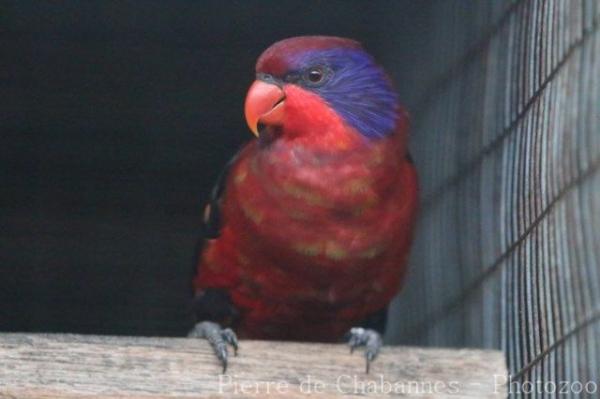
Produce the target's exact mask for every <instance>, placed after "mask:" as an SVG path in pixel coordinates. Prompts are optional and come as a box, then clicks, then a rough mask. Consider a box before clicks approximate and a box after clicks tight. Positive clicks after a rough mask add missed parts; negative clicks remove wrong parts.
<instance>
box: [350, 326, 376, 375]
mask: <svg viewBox="0 0 600 399" xmlns="http://www.w3.org/2000/svg"><path fill="white" fill-rule="evenodd" d="M348 334H349V335H350V338H349V339H348V345H349V346H350V353H353V352H354V349H355V348H357V347H359V346H364V347H365V360H366V370H365V371H366V373H367V374H369V371H370V369H371V363H372V362H373V360H375V358H376V357H377V355H378V354H379V350H380V349H381V347H382V345H383V340H382V339H381V335H379V333H378V332H377V331H375V330H371V329H366V328H362V327H353V328H351V329H350V331H349V333H348Z"/></svg>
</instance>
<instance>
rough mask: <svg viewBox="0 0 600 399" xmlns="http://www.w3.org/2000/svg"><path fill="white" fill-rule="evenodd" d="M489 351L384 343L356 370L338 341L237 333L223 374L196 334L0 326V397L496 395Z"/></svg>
mask: <svg viewBox="0 0 600 399" xmlns="http://www.w3.org/2000/svg"><path fill="white" fill-rule="evenodd" d="M505 381H506V368H505V362H504V356H503V355H502V353H500V352H498V351H491V350H471V349H461V350H452V349H433V348H431V349H425V348H411V347H385V348H384V349H383V351H382V353H381V355H380V356H379V358H378V359H377V360H376V361H375V363H374V364H373V366H372V370H371V373H370V374H369V375H367V374H365V373H364V358H363V357H362V354H361V353H356V352H355V353H354V354H353V355H351V354H350V353H349V350H348V348H347V347H346V346H345V345H341V344H306V343H290V342H267V341H242V342H241V347H240V352H239V355H238V356H237V357H235V358H232V359H231V361H230V365H229V370H228V372H227V374H226V375H222V374H220V367H219V366H218V364H217V361H216V359H215V357H214V355H213V353H212V350H211V349H210V347H209V346H208V345H207V344H206V342H204V341H200V340H196V339H186V338H146V337H114V336H92V335H71V334H0V398H13V399H14V398H19V399H20V398H36V399H40V398H42V399H43V398H92V397H93V398H121V397H122V398H207V397H215V396H218V395H219V394H225V396H227V397H255V398H256V397H258V398H262V397H281V398H288V397H292V398H293V397H304V396H307V395H308V394H309V393H310V394H311V395H312V397H319V398H329V397H345V396H356V395H359V396H360V395H364V394H366V393H368V394H369V395H372V396H373V397H382V396H386V397H389V396H392V397H393V396H402V397H419V398H477V399H482V398H504V397H506V386H505V384H503V383H505Z"/></svg>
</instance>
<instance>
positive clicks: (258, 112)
mask: <svg viewBox="0 0 600 399" xmlns="http://www.w3.org/2000/svg"><path fill="white" fill-rule="evenodd" d="M245 114H246V121H247V123H248V126H249V127H250V129H251V130H252V132H253V133H254V134H256V135H257V136H259V138H260V139H261V140H264V141H265V142H267V143H270V142H272V141H274V140H278V139H282V140H294V141H295V142H297V143H301V144H303V145H305V146H311V147H315V148H322V149H330V150H333V149H346V148H352V147H354V146H356V145H362V144H364V143H366V142H367V143H368V142H371V141H377V140H379V139H381V138H384V137H387V136H389V135H391V134H393V133H394V132H395V131H396V130H397V126H398V123H399V121H400V119H401V118H404V114H403V113H401V112H400V106H399V103H398V96H397V94H396V92H395V90H394V88H393V87H392V84H391V82H390V80H389V78H388V76H387V75H386V73H385V72H384V71H383V69H382V68H381V67H379V66H378V65H377V63H376V62H375V61H374V59H373V58H372V57H371V56H370V55H369V54H368V53H366V52H365V50H364V49H363V48H362V47H361V45H360V44H359V43H358V42H356V41H353V40H350V39H344V38H339V37H330V36H302V37H294V38H290V39H285V40H282V41H280V42H277V43H275V44H274V45H272V46H271V47H269V48H268V49H267V50H266V51H265V52H264V53H263V54H262V55H261V56H260V57H259V59H258V62H257V64H256V81H255V82H254V83H253V84H252V86H251V87H250V89H249V91H248V95H247V97H246V103H245Z"/></svg>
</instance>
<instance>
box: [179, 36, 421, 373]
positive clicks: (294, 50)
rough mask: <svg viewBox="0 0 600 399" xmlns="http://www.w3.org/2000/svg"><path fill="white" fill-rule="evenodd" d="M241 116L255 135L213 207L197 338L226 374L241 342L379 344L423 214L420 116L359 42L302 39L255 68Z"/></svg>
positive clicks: (272, 51) (208, 215) (196, 287)
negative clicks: (416, 131)
mask: <svg viewBox="0 0 600 399" xmlns="http://www.w3.org/2000/svg"><path fill="white" fill-rule="evenodd" d="M255 69H256V75H255V76H256V80H255V81H254V82H253V83H252V84H251V86H250V88H249V90H248V93H247V96H246V100H245V104H244V114H245V119H246V122H247V124H248V127H249V129H250V130H251V131H252V133H253V134H254V135H255V136H256V137H255V138H254V139H253V140H250V141H249V142H248V143H247V144H246V145H245V146H244V147H243V148H241V150H240V151H239V152H238V153H237V154H236V155H235V156H233V158H232V159H231V161H230V162H229V163H228V164H227V166H226V167H225V169H224V171H223V172H222V173H221V174H220V175H219V177H218V179H217V183H216V184H215V186H214V188H213V190H212V191H211V193H210V198H209V200H208V201H207V205H206V207H205V208H204V213H203V223H204V226H205V237H204V241H203V245H202V248H201V250H200V251H199V255H198V259H197V262H195V264H194V268H195V276H194V278H193V281H192V286H193V291H194V295H193V312H194V316H195V324H194V327H193V328H192V330H191V331H190V333H189V336H190V337H196V338H201V339H206V340H207V341H208V342H209V343H210V345H211V346H212V348H213V350H214V352H215V355H216V357H217V358H218V360H219V361H220V363H221V365H222V367H223V372H225V371H226V369H227V362H228V358H229V352H228V347H229V346H231V347H232V348H233V349H234V350H235V354H236V355H237V352H238V337H240V338H249V339H264V340H291V341H307V342H336V341H337V342H340V341H343V340H344V339H346V340H347V343H348V345H349V346H350V349H351V351H353V350H354V349H355V348H358V347H363V348H364V355H365V358H366V372H367V373H368V372H369V366H370V364H371V362H372V361H373V360H374V359H375V357H376V356H377V354H378V353H379V351H380V349H381V347H382V342H383V341H382V334H383V332H384V329H385V324H386V318H387V308H388V305H389V303H390V301H391V300H392V299H393V298H394V297H395V295H396V294H397V293H398V292H399V289H400V288H401V286H402V284H403V281H404V279H405V276H406V272H407V262H408V255H409V250H410V247H411V242H412V237H413V230H414V228H415V224H416V216H417V213H418V202H419V201H418V199H419V195H418V191H419V190H418V176H417V172H416V169H415V166H414V164H413V161H412V159H411V157H410V155H409V153H408V149H407V142H408V130H409V119H408V114H407V112H406V111H405V109H404V108H403V107H402V106H401V105H400V102H399V96H398V94H397V92H396V89H395V88H394V85H393V84H392V81H391V79H390V78H389V76H388V74H387V73H386V72H385V71H384V69H383V68H382V67H380V66H379V65H378V63H377V62H376V61H375V59H374V58H373V57H372V56H371V55H369V53H367V51H366V50H365V49H364V47H363V46H362V44H360V43H359V42H357V41H355V40H352V39H347V38H341V37H334V36H299V37H292V38H288V39H284V40H281V41H279V42H277V43H275V44H273V45H272V46H270V47H269V48H267V49H266V50H265V51H264V52H263V53H262V54H261V55H260V57H259V58H258V60H257V63H256V68H255Z"/></svg>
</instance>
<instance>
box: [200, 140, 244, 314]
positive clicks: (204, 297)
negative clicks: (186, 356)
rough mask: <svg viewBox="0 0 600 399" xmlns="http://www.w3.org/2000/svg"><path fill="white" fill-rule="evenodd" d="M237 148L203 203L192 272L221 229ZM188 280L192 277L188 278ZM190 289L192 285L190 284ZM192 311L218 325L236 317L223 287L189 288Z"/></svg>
mask: <svg viewBox="0 0 600 399" xmlns="http://www.w3.org/2000/svg"><path fill="white" fill-rule="evenodd" d="M239 154H240V151H238V152H237V153H236V155H235V156H234V157H233V158H231V159H230V160H229V162H227V164H226V165H225V167H224V168H223V170H222V171H221V173H219V176H217V181H216V182H215V184H214V186H213V188H212V190H211V191H210V195H209V198H208V201H207V203H206V206H205V208H204V216H203V234H202V236H201V237H200V239H199V240H198V244H197V245H196V251H195V253H194V264H193V269H192V276H195V275H196V273H197V272H198V264H199V262H200V258H201V256H202V248H203V247H204V242H205V240H207V239H215V238H217V237H219V235H220V233H221V200H222V198H223V193H224V192H225V184H226V183H227V177H228V176H229V171H230V170H231V166H232V165H233V164H234V163H235V161H236V160H237V159H238V156H239ZM190 281H191V279H190ZM192 289H193V287H192ZM192 293H193V300H192V313H193V318H194V319H195V321H207V320H208V321H215V322H218V323H220V324H221V325H232V324H233V323H234V322H235V320H236V319H237V316H238V312H237V309H235V307H234V306H233V305H232V302H231V299H230V297H229V293H228V292H227V291H226V290H223V289H218V288H209V289H205V290H203V291H202V292H192Z"/></svg>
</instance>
